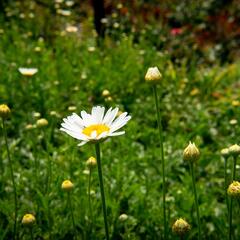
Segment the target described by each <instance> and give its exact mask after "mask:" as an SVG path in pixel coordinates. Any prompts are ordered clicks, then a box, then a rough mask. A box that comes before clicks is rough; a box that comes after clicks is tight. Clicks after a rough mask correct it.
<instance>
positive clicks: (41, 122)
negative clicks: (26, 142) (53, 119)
mask: <svg viewBox="0 0 240 240" xmlns="http://www.w3.org/2000/svg"><path fill="white" fill-rule="evenodd" d="M36 125H37V127H38V128H42V127H46V126H47V125H48V120H47V119H45V118H40V119H38V120H37V123H36Z"/></svg>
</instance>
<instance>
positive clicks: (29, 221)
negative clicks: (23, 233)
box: [22, 213, 36, 227]
mask: <svg viewBox="0 0 240 240" xmlns="http://www.w3.org/2000/svg"><path fill="white" fill-rule="evenodd" d="M35 222H36V218H35V217H34V216H33V215H32V214H31V213H28V214H25V215H24V216H23V218H22V224H23V225H24V226H28V227H31V226H32V225H33V224H34V223H35Z"/></svg>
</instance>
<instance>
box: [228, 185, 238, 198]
mask: <svg viewBox="0 0 240 240" xmlns="http://www.w3.org/2000/svg"><path fill="white" fill-rule="evenodd" d="M227 192H228V195H229V196H230V197H232V198H240V182H238V181H233V182H232V183H231V184H230V185H229V187H228V190H227Z"/></svg>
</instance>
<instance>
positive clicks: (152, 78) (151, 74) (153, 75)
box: [145, 67, 162, 83]
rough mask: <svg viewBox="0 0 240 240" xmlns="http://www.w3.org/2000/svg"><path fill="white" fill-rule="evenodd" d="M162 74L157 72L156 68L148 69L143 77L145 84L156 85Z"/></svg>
mask: <svg viewBox="0 0 240 240" xmlns="http://www.w3.org/2000/svg"><path fill="white" fill-rule="evenodd" d="M161 78H162V74H161V73H160V71H159V70H158V68H157V67H151V68H148V70H147V73H146V75H145V80H146V82H149V83H157V82H159V81H160V80H161Z"/></svg>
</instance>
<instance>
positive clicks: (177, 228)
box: [172, 218, 191, 236]
mask: <svg viewBox="0 0 240 240" xmlns="http://www.w3.org/2000/svg"><path fill="white" fill-rule="evenodd" d="M190 229H191V226H190V225H189V224H188V223H187V222H186V221H185V220H184V219H182V218H179V219H178V220H177V221H176V222H175V223H174V224H173V225H172V231H173V232H174V233H175V234H177V235H179V236H183V235H185V234H186V233H188V232H189V231H190Z"/></svg>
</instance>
